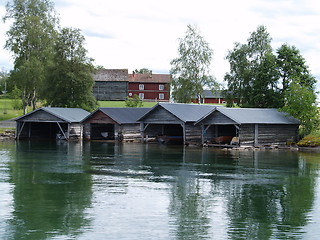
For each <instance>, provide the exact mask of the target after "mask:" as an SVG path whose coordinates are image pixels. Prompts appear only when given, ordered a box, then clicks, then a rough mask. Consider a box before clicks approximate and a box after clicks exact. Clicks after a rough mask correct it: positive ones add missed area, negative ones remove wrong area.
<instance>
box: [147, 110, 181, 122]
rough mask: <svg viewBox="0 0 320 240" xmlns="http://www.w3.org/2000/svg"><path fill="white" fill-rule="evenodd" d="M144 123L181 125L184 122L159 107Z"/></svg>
mask: <svg viewBox="0 0 320 240" xmlns="http://www.w3.org/2000/svg"><path fill="white" fill-rule="evenodd" d="M142 121H143V122H144V123H159V124H180V123H182V121H181V120H180V119H179V118H177V117H176V116H174V115H172V114H171V113H170V112H168V111H167V110H165V109H164V108H162V107H157V108H156V109H154V110H153V111H152V112H151V113H150V114H148V115H147V116H146V117H145V118H144V119H143V120H142Z"/></svg>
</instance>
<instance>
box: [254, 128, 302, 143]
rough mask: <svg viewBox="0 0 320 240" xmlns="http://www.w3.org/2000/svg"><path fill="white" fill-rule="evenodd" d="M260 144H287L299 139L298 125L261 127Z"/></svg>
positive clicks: (259, 129)
mask: <svg viewBox="0 0 320 240" xmlns="http://www.w3.org/2000/svg"><path fill="white" fill-rule="evenodd" d="M258 131H259V135H258V144H261V145H269V144H286V143H287V142H295V141H297V138H298V126H297V125H259V126H258Z"/></svg>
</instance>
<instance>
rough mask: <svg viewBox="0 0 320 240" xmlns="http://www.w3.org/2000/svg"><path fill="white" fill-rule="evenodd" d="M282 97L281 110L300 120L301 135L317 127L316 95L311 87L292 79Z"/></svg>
mask: <svg viewBox="0 0 320 240" xmlns="http://www.w3.org/2000/svg"><path fill="white" fill-rule="evenodd" d="M284 98H285V105H284V106H283V107H282V108H281V110H282V111H284V112H287V113H288V114H290V115H291V116H293V117H295V118H297V119H299V120H300V123H301V126H300V131H299V132H300V135H301V137H303V136H306V135H308V134H309V133H311V132H312V131H314V130H317V129H318V126H319V114H318V107H317V104H316V100H317V96H316V94H315V92H314V91H313V90H312V89H310V88H308V87H307V86H306V85H301V84H300V83H299V82H298V81H295V80H293V82H292V83H291V84H290V85H289V87H288V88H287V89H286V91H285V92H284Z"/></svg>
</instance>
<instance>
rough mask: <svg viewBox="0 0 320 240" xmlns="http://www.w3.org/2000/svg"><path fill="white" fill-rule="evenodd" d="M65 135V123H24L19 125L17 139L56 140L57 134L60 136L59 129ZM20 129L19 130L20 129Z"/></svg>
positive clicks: (66, 125) (66, 126)
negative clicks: (19, 130)
mask: <svg viewBox="0 0 320 240" xmlns="http://www.w3.org/2000/svg"><path fill="white" fill-rule="evenodd" d="M58 124H59V125H60V127H61V129H62V130H63V132H64V133H65V134H66V133H67V131H68V124H67V123H57V122H25V123H24V124H23V125H21V128H22V127H23V128H22V130H21V132H20V135H19V138H21V139H56V138H57V135H58V134H61V135H63V134H62V132H61V129H60V127H59V125H58ZM21 128H20V129H21Z"/></svg>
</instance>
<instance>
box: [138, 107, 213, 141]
mask: <svg viewBox="0 0 320 240" xmlns="http://www.w3.org/2000/svg"><path fill="white" fill-rule="evenodd" d="M215 108H216V107H215V106H214V105H197V104H179V103H158V104H157V105H155V106H154V107H153V108H152V109H151V110H150V111H149V112H147V113H146V114H145V115H144V116H142V117H141V118H140V119H139V120H138V121H139V122H140V123H141V132H142V136H143V138H144V139H153V138H158V139H160V141H172V142H173V141H174V142H181V143H183V144H189V143H194V142H195V143H201V126H200V125H195V123H196V122H197V121H199V120H200V119H201V118H202V117H203V116H206V115H207V114H209V113H210V112H212V111H213V110H214V109H215Z"/></svg>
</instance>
